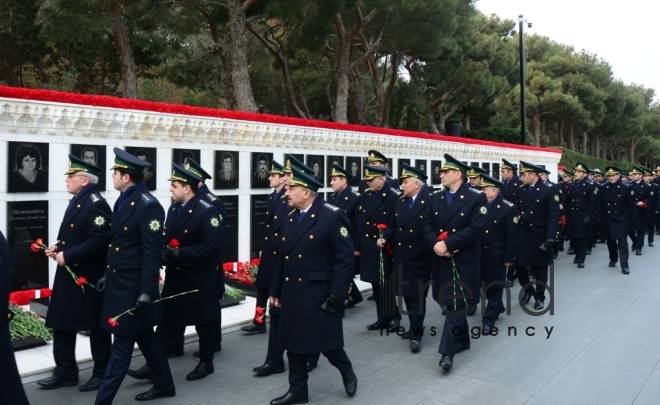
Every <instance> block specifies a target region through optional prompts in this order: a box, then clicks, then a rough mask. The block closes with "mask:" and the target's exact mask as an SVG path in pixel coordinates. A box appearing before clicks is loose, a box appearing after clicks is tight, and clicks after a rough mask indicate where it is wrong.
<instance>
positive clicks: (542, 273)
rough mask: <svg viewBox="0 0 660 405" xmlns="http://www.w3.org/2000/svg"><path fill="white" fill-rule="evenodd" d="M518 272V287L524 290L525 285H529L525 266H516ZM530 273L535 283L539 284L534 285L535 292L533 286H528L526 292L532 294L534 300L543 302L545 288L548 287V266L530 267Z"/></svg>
mask: <svg viewBox="0 0 660 405" xmlns="http://www.w3.org/2000/svg"><path fill="white" fill-rule="evenodd" d="M516 268H517V271H518V281H519V282H520V286H521V287H523V288H525V285H527V284H529V273H528V272H527V267H526V266H516ZM532 272H533V273H534V275H535V277H536V281H537V282H538V283H539V284H536V290H535V289H534V285H531V284H530V285H529V286H528V287H527V291H529V292H530V293H531V294H534V298H535V299H537V300H541V301H543V300H545V286H546V285H548V266H532Z"/></svg>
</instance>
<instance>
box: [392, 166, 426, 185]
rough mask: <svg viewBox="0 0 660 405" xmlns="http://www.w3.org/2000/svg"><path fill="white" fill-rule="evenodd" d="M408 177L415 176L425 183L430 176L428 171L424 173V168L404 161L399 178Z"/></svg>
mask: <svg viewBox="0 0 660 405" xmlns="http://www.w3.org/2000/svg"><path fill="white" fill-rule="evenodd" d="M407 177H414V178H416V179H419V180H421V181H422V182H423V183H426V180H427V179H428V178H429V176H427V175H426V173H424V172H423V171H422V170H420V169H418V168H416V167H414V166H410V165H409V164H407V163H404V164H403V170H402V171H401V176H399V178H400V179H405V178H407Z"/></svg>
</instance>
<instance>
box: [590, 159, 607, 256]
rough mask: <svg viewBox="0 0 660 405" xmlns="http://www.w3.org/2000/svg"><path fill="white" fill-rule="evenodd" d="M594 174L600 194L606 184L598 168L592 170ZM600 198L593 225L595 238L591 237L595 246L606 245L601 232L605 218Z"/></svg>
mask: <svg viewBox="0 0 660 405" xmlns="http://www.w3.org/2000/svg"><path fill="white" fill-rule="evenodd" d="M591 171H592V172H593V174H594V183H595V185H596V187H597V188H598V190H599V191H598V192H599V193H600V188H601V186H602V185H603V184H605V183H606V181H605V180H603V172H602V171H601V170H600V169H598V168H596V169H593V170H591ZM599 204H600V197H599V198H598V199H597V206H596V217H595V221H594V222H593V223H592V224H591V225H592V227H591V229H592V231H593V236H592V237H591V240H592V245H595V244H596V243H605V239H604V238H603V236H602V234H601V231H602V229H603V225H602V224H603V217H602V210H601V209H600V206H599Z"/></svg>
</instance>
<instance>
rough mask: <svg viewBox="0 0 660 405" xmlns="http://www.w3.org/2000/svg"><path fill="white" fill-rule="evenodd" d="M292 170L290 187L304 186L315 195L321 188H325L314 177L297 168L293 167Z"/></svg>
mask: <svg viewBox="0 0 660 405" xmlns="http://www.w3.org/2000/svg"><path fill="white" fill-rule="evenodd" d="M291 169H292V170H291V180H289V187H293V186H303V187H305V188H308V189H310V190H311V191H313V192H315V193H316V192H317V191H318V190H319V188H321V187H323V184H321V182H319V181H318V180H316V179H315V178H314V177H312V176H310V175H308V174H306V173H304V172H302V171H300V170H298V169H296V168H295V167H292V168H291Z"/></svg>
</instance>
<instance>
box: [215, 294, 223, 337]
mask: <svg viewBox="0 0 660 405" xmlns="http://www.w3.org/2000/svg"><path fill="white" fill-rule="evenodd" d="M221 342H222V307H221V306H220V303H219V302H218V321H217V322H215V345H216V346H217V345H219V344H220V343H221Z"/></svg>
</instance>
